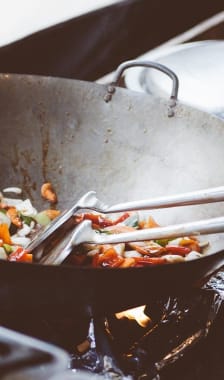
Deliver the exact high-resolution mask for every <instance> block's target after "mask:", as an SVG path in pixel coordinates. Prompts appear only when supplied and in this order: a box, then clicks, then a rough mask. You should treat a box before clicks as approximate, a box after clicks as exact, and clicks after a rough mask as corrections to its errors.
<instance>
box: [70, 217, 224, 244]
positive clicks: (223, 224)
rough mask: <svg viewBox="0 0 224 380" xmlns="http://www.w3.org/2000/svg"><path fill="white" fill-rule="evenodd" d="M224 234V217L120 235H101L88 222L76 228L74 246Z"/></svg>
mask: <svg viewBox="0 0 224 380" xmlns="http://www.w3.org/2000/svg"><path fill="white" fill-rule="evenodd" d="M221 232H224V217H217V218H210V219H206V220H199V221H195V222H189V223H182V224H174V225H171V226H167V227H155V228H146V229H143V230H137V231H132V232H125V233H120V234H111V235H109V234H99V233H97V232H96V231H95V230H93V229H92V226H91V222H90V221H88V220H86V221H84V222H82V223H80V225H79V226H78V227H77V228H76V230H75V232H74V234H73V239H72V244H73V246H75V245H78V244H81V243H88V244H118V243H128V242H133V241H147V240H154V239H173V238H177V237H182V236H189V235H196V236H197V235H207V234H215V233H221Z"/></svg>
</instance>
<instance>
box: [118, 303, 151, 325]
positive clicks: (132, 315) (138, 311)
mask: <svg viewBox="0 0 224 380" xmlns="http://www.w3.org/2000/svg"><path fill="white" fill-rule="evenodd" d="M145 308H146V305H143V306H139V307H135V308H134V309H128V310H125V311H121V312H120V313H116V314H115V316H116V318H117V319H122V318H128V319H132V320H135V321H136V322H137V323H138V324H139V325H140V326H141V327H147V326H148V324H149V323H150V322H151V319H150V318H149V317H148V316H147V315H146V314H145V313H144V311H145Z"/></svg>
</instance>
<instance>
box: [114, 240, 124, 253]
mask: <svg viewBox="0 0 224 380" xmlns="http://www.w3.org/2000/svg"><path fill="white" fill-rule="evenodd" d="M113 248H114V249H115V251H116V253H117V254H118V255H120V256H123V254H124V250H125V244H124V243H120V244H115V245H114V246H113Z"/></svg>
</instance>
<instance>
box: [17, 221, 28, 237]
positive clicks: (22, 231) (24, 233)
mask: <svg viewBox="0 0 224 380" xmlns="http://www.w3.org/2000/svg"><path fill="white" fill-rule="evenodd" d="M30 232H31V227H30V226H28V225H27V224H25V223H23V227H22V228H20V229H18V231H17V235H18V236H27V235H29V233H30Z"/></svg>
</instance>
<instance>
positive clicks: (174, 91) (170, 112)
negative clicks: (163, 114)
mask: <svg viewBox="0 0 224 380" xmlns="http://www.w3.org/2000/svg"><path fill="white" fill-rule="evenodd" d="M136 66H143V67H151V68H153V69H156V70H159V71H162V72H163V73H164V74H166V75H168V76H169V77H170V78H171V79H172V81H173V85H172V90H171V96H170V103H169V108H168V116H169V117H172V116H174V108H175V106H176V103H177V95H178V88H179V80H178V77H177V75H176V74H175V73H174V72H173V71H172V70H170V69H169V68H168V67H166V66H164V65H161V64H160V63H156V62H151V61H135V60H133V61H126V62H123V63H122V64H121V65H120V66H118V68H117V70H116V72H115V76H114V80H113V82H112V83H110V84H109V86H108V87H107V93H106V95H105V96H104V100H105V102H107V103H108V102H110V100H111V99H112V96H113V94H114V92H115V90H116V86H118V85H119V82H120V80H121V76H122V74H123V72H124V71H125V70H126V69H129V68H130V67H136Z"/></svg>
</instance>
